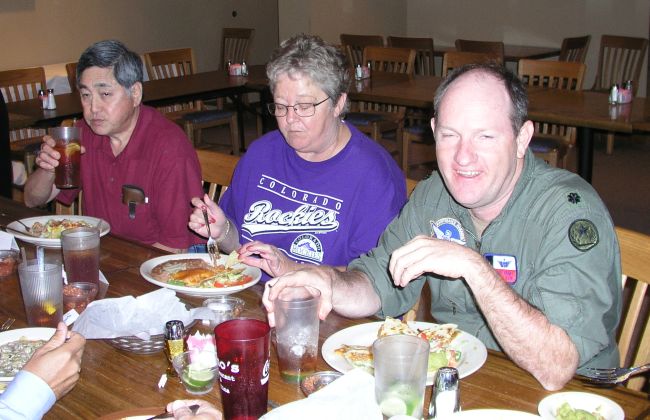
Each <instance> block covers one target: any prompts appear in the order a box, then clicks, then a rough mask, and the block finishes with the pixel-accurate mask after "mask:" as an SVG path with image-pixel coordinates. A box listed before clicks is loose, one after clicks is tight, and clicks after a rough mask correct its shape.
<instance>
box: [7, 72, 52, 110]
mask: <svg viewBox="0 0 650 420" xmlns="http://www.w3.org/2000/svg"><path fill="white" fill-rule="evenodd" d="M46 88H47V86H46V85H45V71H44V70H43V67H32V68H26V69H16V70H5V71H0V91H2V95H3V96H4V99H5V101H6V102H19V101H25V100H28V99H34V98H37V97H38V91H39V89H43V90H45V89H46Z"/></svg>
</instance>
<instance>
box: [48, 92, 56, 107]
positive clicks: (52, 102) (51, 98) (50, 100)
mask: <svg viewBox="0 0 650 420" xmlns="http://www.w3.org/2000/svg"><path fill="white" fill-rule="evenodd" d="M47 109H56V99H54V89H48V90H47Z"/></svg>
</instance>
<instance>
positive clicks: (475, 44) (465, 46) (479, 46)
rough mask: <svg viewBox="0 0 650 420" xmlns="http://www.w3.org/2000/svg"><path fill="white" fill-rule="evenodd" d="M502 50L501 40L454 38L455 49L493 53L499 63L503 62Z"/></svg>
mask: <svg viewBox="0 0 650 420" xmlns="http://www.w3.org/2000/svg"><path fill="white" fill-rule="evenodd" d="M504 50H505V48H504V46H503V42H494V41H473V40H469V39H457V40H456V51H462V52H475V53H483V54H490V55H494V56H495V57H497V60H498V63H499V64H503V61H504V59H503V57H504V55H505V52H504Z"/></svg>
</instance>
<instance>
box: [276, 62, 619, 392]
mask: <svg viewBox="0 0 650 420" xmlns="http://www.w3.org/2000/svg"><path fill="white" fill-rule="evenodd" d="M527 106H528V99H527V95H526V91H525V88H524V87H523V85H522V84H521V82H520V81H519V79H518V78H517V77H516V76H515V75H513V74H512V73H511V72H509V71H507V70H505V69H504V68H502V67H497V66H491V65H471V66H466V67H463V68H460V69H458V70H457V71H456V72H454V73H452V74H451V75H450V76H448V77H447V79H445V81H444V82H443V83H442V84H441V86H440V87H439V88H438V90H437V92H436V95H435V98H434V108H435V110H436V111H435V113H434V117H433V119H432V120H431V126H432V128H433V130H434V136H435V140H436V154H437V160H438V167H439V172H434V173H433V174H432V175H431V177H430V178H428V179H427V180H425V181H423V182H421V183H420V184H419V185H418V187H417V188H416V189H415V191H414V192H413V194H412V195H411V197H410V199H409V201H408V203H407V204H406V205H405V207H404V208H403V209H402V212H401V213H400V215H399V216H398V217H397V218H396V219H395V220H393V222H392V223H391V224H390V225H389V226H388V227H387V228H386V230H385V231H384V233H383V234H382V236H381V238H380V240H379V244H378V246H377V247H376V248H374V249H373V250H372V251H370V252H369V253H368V254H367V255H362V256H361V257H359V258H358V259H356V260H354V261H352V262H351V263H350V265H349V266H348V270H347V271H345V272H341V271H338V270H336V269H334V268H332V267H324V266H321V267H316V268H312V267H309V268H305V269H303V270H299V271H295V272H292V273H288V274H286V275H284V276H282V277H279V278H277V279H274V280H273V281H271V282H269V283H267V288H266V290H265V293H264V299H263V300H264V304H265V306H266V308H267V310H268V312H269V321H270V323H271V324H274V316H273V300H274V299H275V297H276V296H277V295H278V293H279V292H280V290H281V289H282V288H283V287H287V286H294V285H307V286H310V287H313V288H316V289H319V290H320V291H321V307H320V317H321V319H324V318H325V317H326V316H327V314H328V313H329V311H331V310H332V309H333V310H335V311H336V312H338V313H340V314H342V315H344V316H348V317H364V316H369V315H372V314H378V315H380V316H398V315H401V314H403V313H404V312H406V311H407V310H408V309H410V308H411V306H413V304H414V303H415V302H416V301H417V299H418V298H419V296H420V292H421V290H422V287H423V286H424V284H425V283H428V284H429V287H430V288H431V295H432V302H431V314H432V315H433V316H434V318H435V319H436V320H437V321H438V322H442V323H454V324H457V325H458V326H459V328H460V329H461V330H463V331H466V332H468V333H470V334H472V335H475V336H476V337H478V338H479V339H480V340H481V341H483V342H484V343H485V345H486V346H487V347H488V348H492V349H498V350H501V351H503V352H505V353H506V354H507V355H508V356H509V357H510V358H511V359H512V360H513V361H514V362H515V363H516V364H517V365H519V366H520V367H522V368H523V369H525V370H527V371H528V372H530V373H531V374H532V375H533V376H534V377H535V378H536V379H537V380H538V381H539V382H540V384H541V385H542V386H544V388H546V389H548V390H557V389H560V388H562V387H563V386H564V384H566V382H568V381H569V380H570V379H571V378H572V377H573V375H574V374H575V373H576V370H577V371H580V370H581V369H584V368H586V367H605V366H607V367H612V366H617V365H618V351H617V347H616V339H615V331H616V327H617V325H618V322H619V318H620V312H621V266H620V255H619V248H618V244H617V240H616V234H615V232H614V227H613V224H612V220H611V218H610V216H609V213H608V212H607V209H606V208H605V205H604V204H603V203H602V201H601V200H600V198H599V197H598V195H597V193H596V192H595V191H594V189H593V188H592V187H591V186H590V185H589V184H588V183H586V182H585V181H583V180H582V179H581V178H580V177H578V176H577V175H575V174H572V173H570V172H567V171H563V170H559V169H555V168H551V167H549V166H548V165H546V164H545V163H544V162H543V161H542V160H540V159H537V158H535V157H534V155H533V153H532V152H531V151H530V150H528V143H529V142H530V139H531V137H532V135H533V133H534V126H533V123H532V122H531V121H528V120H526V115H527ZM369 211H372V210H371V209H370V208H369Z"/></svg>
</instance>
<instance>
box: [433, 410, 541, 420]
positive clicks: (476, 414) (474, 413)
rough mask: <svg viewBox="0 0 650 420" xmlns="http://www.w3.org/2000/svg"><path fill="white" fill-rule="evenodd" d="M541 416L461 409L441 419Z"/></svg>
mask: <svg viewBox="0 0 650 420" xmlns="http://www.w3.org/2000/svg"><path fill="white" fill-rule="evenodd" d="M539 418H540V417H539V416H536V415H534V414H530V413H526V412H525V411H514V410H497V409H479V410H467V411H459V412H457V413H454V414H452V415H449V416H443V417H440V418H439V419H440V420H529V419H539Z"/></svg>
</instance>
